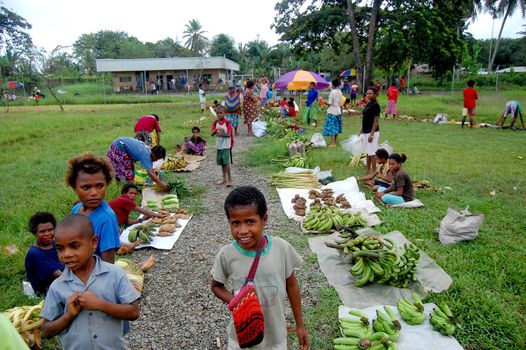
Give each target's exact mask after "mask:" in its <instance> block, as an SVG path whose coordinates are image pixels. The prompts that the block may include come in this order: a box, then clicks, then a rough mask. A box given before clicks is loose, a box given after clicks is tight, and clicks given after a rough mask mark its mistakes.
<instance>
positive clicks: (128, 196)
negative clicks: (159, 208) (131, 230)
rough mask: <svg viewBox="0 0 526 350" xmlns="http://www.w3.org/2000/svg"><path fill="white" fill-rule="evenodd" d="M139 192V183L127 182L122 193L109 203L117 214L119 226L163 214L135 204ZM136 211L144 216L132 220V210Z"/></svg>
mask: <svg viewBox="0 0 526 350" xmlns="http://www.w3.org/2000/svg"><path fill="white" fill-rule="evenodd" d="M138 194H139V189H138V187H137V185H134V184H131V183H127V184H124V186H122V189H121V195H120V196H119V197H117V198H115V199H114V200H112V201H110V202H109V203H108V204H109V206H110V207H111V209H113V211H114V212H115V215H117V222H118V223H119V226H122V225H126V226H130V225H133V224H137V223H140V222H143V220H148V219H149V218H151V217H160V216H161V215H159V214H157V213H154V212H153V211H151V210H150V209H146V208H141V207H139V206H137V204H135V198H136V197H137V195H138ZM132 210H133V211H136V212H139V213H141V214H143V215H144V216H143V217H142V218H140V219H135V220H132V219H130V212H131V211H132Z"/></svg>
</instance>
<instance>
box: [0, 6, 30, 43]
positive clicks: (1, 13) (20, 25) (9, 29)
mask: <svg viewBox="0 0 526 350" xmlns="http://www.w3.org/2000/svg"><path fill="white" fill-rule="evenodd" d="M29 29H31V24H29V23H28V22H27V21H26V20H25V18H23V17H22V16H20V15H18V14H16V13H15V12H13V11H11V10H9V9H7V8H5V7H4V6H1V7H0V51H2V50H3V49H4V48H5V47H9V48H10V49H11V50H16V49H18V48H23V49H25V48H27V47H28V46H30V45H31V37H30V36H29V34H28V33H27V32H26V30H29Z"/></svg>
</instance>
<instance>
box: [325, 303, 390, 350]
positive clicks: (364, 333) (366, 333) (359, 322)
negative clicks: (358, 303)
mask: <svg viewBox="0 0 526 350" xmlns="http://www.w3.org/2000/svg"><path fill="white" fill-rule="evenodd" d="M349 314H350V315H351V317H344V318H341V319H340V327H341V329H342V333H343V334H344V337H339V338H336V339H334V340H333V342H334V349H335V350H364V349H370V350H371V349H372V350H381V349H387V350H397V349H398V347H397V345H396V343H395V341H394V340H391V338H390V336H389V335H388V334H387V333H385V332H374V331H373V329H372V328H371V326H370V324H369V319H368V318H367V316H366V315H365V314H363V313H362V312H361V311H358V310H351V311H349Z"/></svg>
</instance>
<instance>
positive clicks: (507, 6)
mask: <svg viewBox="0 0 526 350" xmlns="http://www.w3.org/2000/svg"><path fill="white" fill-rule="evenodd" d="M524 2H525V0H485V5H486V9H488V11H490V13H491V14H492V15H494V16H495V17H503V18H502V24H501V25H500V31H499V36H498V37H497V40H496V41H495V49H494V51H493V55H492V56H491V60H490V62H489V64H488V71H491V69H492V68H493V62H495V57H496V56H497V50H498V49H499V41H500V37H501V35H502V30H503V29H504V25H505V24H506V20H507V19H508V17H509V16H512V15H513V13H514V12H515V11H516V10H517V8H518V7H520V9H521V13H522V17H523V18H524V17H525V16H526V9H525V5H524Z"/></svg>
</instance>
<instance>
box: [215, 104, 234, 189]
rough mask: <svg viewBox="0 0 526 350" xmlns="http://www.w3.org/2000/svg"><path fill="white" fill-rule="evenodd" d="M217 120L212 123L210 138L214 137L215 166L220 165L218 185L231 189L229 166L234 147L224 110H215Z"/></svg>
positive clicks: (221, 108) (220, 108)
mask: <svg viewBox="0 0 526 350" xmlns="http://www.w3.org/2000/svg"><path fill="white" fill-rule="evenodd" d="M215 111H216V113H217V120H214V122H213V123H212V136H215V137H216V149H217V156H216V161H217V165H221V171H222V173H223V180H222V181H219V182H217V184H218V185H225V186H226V187H232V176H231V174H230V164H232V146H233V145H234V137H233V128H232V124H230V122H229V121H228V120H226V119H225V108H224V107H223V106H219V107H217V108H216V109H215Z"/></svg>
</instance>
